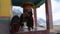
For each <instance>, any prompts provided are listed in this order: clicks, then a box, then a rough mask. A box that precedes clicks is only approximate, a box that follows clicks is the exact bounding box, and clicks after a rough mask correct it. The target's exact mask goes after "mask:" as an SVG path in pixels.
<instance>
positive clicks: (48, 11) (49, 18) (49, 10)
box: [45, 0, 53, 33]
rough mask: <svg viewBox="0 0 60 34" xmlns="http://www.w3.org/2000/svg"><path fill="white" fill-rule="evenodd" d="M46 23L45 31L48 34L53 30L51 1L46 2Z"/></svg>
mask: <svg viewBox="0 0 60 34" xmlns="http://www.w3.org/2000/svg"><path fill="white" fill-rule="evenodd" d="M45 3H46V4H45V6H46V22H47V30H48V33H50V31H51V29H52V30H53V20H52V8H51V0H46V2H45Z"/></svg>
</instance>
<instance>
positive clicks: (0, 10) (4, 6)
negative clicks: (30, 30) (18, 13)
mask: <svg viewBox="0 0 60 34" xmlns="http://www.w3.org/2000/svg"><path fill="white" fill-rule="evenodd" d="M10 9H11V0H0V34H9V24H10V23H9V21H10V20H9V17H10Z"/></svg>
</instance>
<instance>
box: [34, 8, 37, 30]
mask: <svg viewBox="0 0 60 34" xmlns="http://www.w3.org/2000/svg"><path fill="white" fill-rule="evenodd" d="M34 22H35V30H37V12H36V8H34Z"/></svg>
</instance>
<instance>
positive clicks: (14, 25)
mask: <svg viewBox="0 0 60 34" xmlns="http://www.w3.org/2000/svg"><path fill="white" fill-rule="evenodd" d="M10 26H11V30H10V32H11V34H14V33H16V32H18V30H19V17H18V15H14V16H13V17H12V19H11V23H10Z"/></svg>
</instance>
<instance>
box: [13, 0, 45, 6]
mask: <svg viewBox="0 0 60 34" xmlns="http://www.w3.org/2000/svg"><path fill="white" fill-rule="evenodd" d="M25 2H31V3H33V4H34V5H35V6H36V7H40V6H41V5H42V4H43V3H45V0H12V6H22V3H25Z"/></svg>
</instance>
